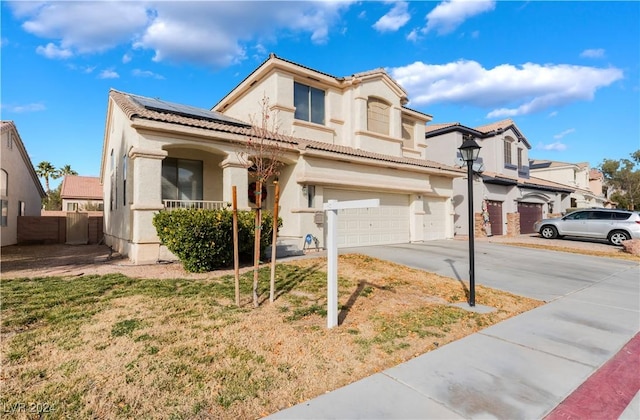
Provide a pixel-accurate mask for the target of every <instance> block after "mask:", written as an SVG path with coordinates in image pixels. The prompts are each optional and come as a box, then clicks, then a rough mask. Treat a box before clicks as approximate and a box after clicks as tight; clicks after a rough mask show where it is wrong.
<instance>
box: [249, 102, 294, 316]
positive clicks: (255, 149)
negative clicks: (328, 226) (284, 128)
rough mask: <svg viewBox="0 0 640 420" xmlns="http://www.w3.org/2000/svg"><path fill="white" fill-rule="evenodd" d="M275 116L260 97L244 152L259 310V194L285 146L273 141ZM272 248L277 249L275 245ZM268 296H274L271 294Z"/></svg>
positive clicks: (274, 172)
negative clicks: (249, 178) (252, 203)
mask: <svg viewBox="0 0 640 420" xmlns="http://www.w3.org/2000/svg"><path fill="white" fill-rule="evenodd" d="M277 116H278V115H277V112H273V111H272V110H271V109H270V105H269V98H268V97H267V96H266V95H265V96H263V98H262V100H261V101H260V114H259V115H258V116H255V115H254V116H253V117H251V118H250V121H251V124H252V126H253V127H252V129H251V135H250V136H249V139H248V140H247V146H246V151H245V156H246V160H247V163H249V164H250V171H251V172H252V174H253V177H254V178H255V189H254V196H255V204H256V216H255V241H254V260H253V305H254V306H255V307H257V306H258V269H259V266H260V237H261V226H262V204H263V201H264V200H263V197H262V194H263V191H265V188H264V187H266V183H267V181H268V180H269V179H273V178H275V177H277V176H278V175H279V174H280V167H281V166H282V165H283V162H282V155H283V154H284V152H285V149H284V146H283V145H282V144H281V143H280V142H279V141H277V140H276V139H275V138H274V137H276V136H280V135H279V134H278V131H279V129H280V123H279V121H278V118H277ZM252 185H253V184H252ZM273 229H274V230H277V229H278V220H277V219H274V220H273ZM274 238H275V236H274ZM271 246H272V247H275V246H276V244H275V241H274V243H273V244H272V245H271ZM272 264H275V261H272ZM272 283H273V282H272ZM272 288H273V286H272ZM270 296H273V290H272V291H271V293H270Z"/></svg>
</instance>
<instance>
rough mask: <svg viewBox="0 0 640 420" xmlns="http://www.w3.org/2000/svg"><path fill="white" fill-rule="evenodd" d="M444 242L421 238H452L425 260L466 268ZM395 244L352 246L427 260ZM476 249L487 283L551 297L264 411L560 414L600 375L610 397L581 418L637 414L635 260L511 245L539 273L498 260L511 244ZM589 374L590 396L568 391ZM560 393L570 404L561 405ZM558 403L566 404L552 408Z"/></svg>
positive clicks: (303, 414) (352, 415)
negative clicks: (361, 376) (435, 346)
mask: <svg viewBox="0 0 640 420" xmlns="http://www.w3.org/2000/svg"><path fill="white" fill-rule="evenodd" d="M437 242H440V241H437ZM442 242H443V243H442V244H434V243H431V244H430V245H428V247H435V248H438V249H442V247H443V246H445V245H446V246H452V247H453V248H452V250H451V252H450V253H449V254H447V255H440V256H436V255H438V254H433V255H432V258H431V260H438V259H442V260H443V261H447V260H448V262H447V264H445V266H446V265H448V268H446V267H445V268H446V270H450V271H451V270H452V272H454V273H466V272H468V271H465V270H464V269H463V267H462V266H461V265H460V264H462V262H461V261H462V259H461V257H459V256H457V255H458V254H457V253H458V252H459V251H460V250H462V251H464V249H465V248H464V244H462V245H459V244H458V245H456V244H452V242H455V241H449V242H445V241H442ZM399 247H400V248H399V249H396V250H395V251H396V252H395V253H394V250H393V249H389V248H390V247H382V248H378V247H372V248H369V251H367V250H366V249H364V248H363V249H359V250H358V251H359V252H363V253H369V254H370V255H374V256H378V257H381V256H380V255H379V254H383V255H384V256H385V257H386V259H389V260H394V261H396V262H401V261H398V260H404V261H405V262H404V263H407V259H408V258H410V254H411V252H414V251H415V252H416V253H417V254H416V258H421V259H422V260H423V261H424V260H428V259H429V258H425V254H424V252H425V248H424V247H420V246H419V245H416V247H415V248H408V246H407V245H402V246H399ZM391 248H392V247H391ZM458 248H459V249H458ZM479 248H480V249H477V251H478V252H479V253H480V255H482V256H483V258H485V263H487V264H488V265H486V266H485V265H484V264H483V262H482V258H479V260H480V261H479V264H478V271H477V273H478V276H477V278H478V279H485V280H486V279H487V276H489V275H492V281H491V282H485V284H486V283H494V284H490V286H492V287H497V288H500V289H504V290H509V289H510V285H511V286H513V289H514V290H513V292H514V293H518V294H521V295H530V296H532V297H538V298H543V299H544V300H545V301H547V302H549V303H547V304H546V305H543V306H541V307H538V308H536V309H534V310H532V311H529V312H526V313H524V314H522V315H520V316H517V317H514V318H511V319H508V320H506V321H503V322H501V323H499V324H496V325H494V326H491V327H489V328H487V329H485V330H482V331H480V332H478V333H476V334H473V335H470V336H468V337H465V338H463V339H461V340H458V341H455V342H452V343H450V344H447V345H446V346H443V347H441V348H439V349H437V350H435V351H431V352H429V353H426V354H424V355H422V356H419V357H416V358H414V359H412V360H410V361H408V362H406V363H403V364H401V365H399V366H396V367H394V368H391V369H388V370H386V371H384V372H381V373H378V374H375V375H373V376H370V377H368V378H365V379H362V380H360V381H357V382H355V383H353V384H351V385H348V386H345V387H343V388H340V389H338V390H335V391H333V392H330V393H327V394H325V395H322V396H320V397H317V398H315V399H312V400H310V401H307V402H305V403H302V404H299V405H296V406H294V407H292V408H290V409H286V410H283V411H280V412H278V413H275V414H273V415H271V416H270V417H269V418H271V419H446V418H451V419H457V418H500V419H540V418H544V417H545V416H547V415H550V414H552V415H551V416H550V418H560V417H562V416H563V413H564V414H570V413H574V416H570V417H574V418H575V413H576V411H572V406H571V404H572V402H571V401H578V403H577V404H581V405H584V401H585V400H586V399H593V398H596V397H597V395H598V394H601V395H604V393H598V392H597V390H598V384H600V386H601V387H606V388H607V389H610V388H611V387H612V386H616V387H617V388H616V389H617V391H616V392H614V393H613V394H611V393H609V394H607V395H608V396H606V398H609V400H608V401H605V402H603V403H602V404H600V405H595V407H596V408H592V409H591V410H592V411H588V410H586V411H587V412H586V413H585V412H584V411H583V412H579V414H580V415H581V416H584V417H582V418H633V419H637V418H640V406H639V404H640V398H639V397H638V388H639V387H640V381H639V380H638V377H639V375H638V369H637V366H638V361H639V360H640V354H638V352H640V346H639V345H637V343H636V341H638V340H640V338H638V336H637V333H638V331H639V330H640V270H639V265H638V264H637V263H633V262H628V261H617V260H612V259H607V258H599V257H586V256H583V255H571V254H565V253H553V252H550V251H540V250H529V251H527V250H524V251H522V250H517V252H525V253H527V255H529V257H528V258H529V259H530V260H533V263H534V264H535V265H537V267H538V270H539V272H541V273H546V274H544V275H542V274H541V275H539V276H536V275H535V272H533V271H531V272H528V271H526V269H525V271H523V272H520V273H518V272H517V270H516V269H515V268H514V267H515V266H517V264H516V265H515V266H514V265H509V264H508V263H507V262H505V260H504V258H509V257H507V256H504V255H503V254H505V255H511V256H512V258H514V256H513V255H512V254H513V252H516V250H513V249H509V248H512V247H508V246H505V245H495V244H482V245H481V246H480V247H479ZM412 249H413V251H412ZM557 254H562V255H560V256H558V255H557ZM393 255H398V259H395V258H393ZM400 256H401V258H400ZM494 259H495V261H494ZM496 261H499V262H500V266H501V267H503V269H504V270H505V271H506V272H507V273H508V275H507V276H505V279H504V281H503V280H501V279H500V278H499V277H500V276H498V275H496V271H495V270H496V264H497V262H496ZM548 261H552V263H548V264H547V263H546V262H548ZM477 262H478V261H477ZM530 262H531V261H530ZM431 263H433V261H431ZM436 263H437V261H436ZM553 264H562V267H563V268H562V270H561V273H562V274H561V275H559V273H558V272H557V271H556V272H555V273H556V275H554V274H553V273H554V267H553ZM407 265H412V266H416V264H411V263H409V264H407ZM417 265H418V266H419V264H417ZM514 270H515V271H514ZM435 271H438V270H435ZM523 273H525V274H523ZM523 275H525V276H527V278H523V277H522V276H523ZM526 284H528V286H526V287H525V285H526ZM523 290H525V291H526V293H523ZM634 337H635V338H634ZM634 340H635V341H634ZM610 360H612V361H613V360H616V361H617V362H616V363H615V366H617V367H616V368H615V369H611V368H609V369H606V364H607V362H608V361H610ZM612 363H613V362H612ZM598 372H600V374H598V375H596V373H598ZM590 377H593V378H594V380H595V381H596V382H594V384H595V385H594V384H592V385H591V388H590V389H592V390H593V389H596V392H595V395H596V397H593V395H594V394H593V392H592V394H591V395H592V396H591V397H584V395H583V397H582V398H574V399H573V400H572V399H571V398H568V397H571V396H572V395H574V396H575V395H577V394H576V393H578V392H580V389H582V388H585V389H587V388H589V387H582V385H583V383H584V384H586V383H587V380H588V379H589V378H590ZM598 378H599V379H598ZM613 379H615V380H613ZM612 384H614V385H612ZM594 386H595V388H594ZM585 395H587V394H585ZM565 400H566V404H568V405H565V406H561V403H563V401H565ZM612 400H615V401H612ZM573 404H576V403H575V402H574V403H573ZM556 408H558V409H559V410H560V409H564V411H563V412H561V411H557V410H556V411H555V412H554V410H555V409H556ZM554 415H555V416H556V417H553V416H554ZM578 417H580V416H578ZM565 418H569V417H567V416H565Z"/></svg>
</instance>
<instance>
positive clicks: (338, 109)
mask: <svg viewBox="0 0 640 420" xmlns="http://www.w3.org/2000/svg"><path fill="white" fill-rule="evenodd" d="M307 76H308V75H307V74H306V73H304V72H303V71H302V70H300V69H299V68H295V67H288V68H287V69H280V68H276V69H274V70H272V71H269V72H267V73H266V75H264V76H263V77H262V78H261V79H260V80H259V83H257V84H255V85H254V86H251V87H249V88H247V90H246V91H243V92H242V94H241V95H239V96H238V98H237V99H236V100H235V101H234V102H233V103H230V104H228V105H227V106H226V107H225V108H224V109H218V111H221V112H224V114H225V115H228V116H230V117H233V118H237V119H240V120H242V121H247V122H250V121H251V118H254V119H255V118H257V117H259V116H260V101H261V100H262V98H263V97H264V96H265V95H266V96H268V97H269V103H270V105H271V110H272V111H273V112H274V113H275V112H277V116H276V118H277V120H278V127H279V129H280V132H281V133H283V134H287V135H292V136H294V137H299V138H305V139H310V140H315V141H320V142H325V143H330V144H337V145H342V146H347V147H354V148H359V149H362V150H368V151H372V152H376V153H383V154H388V155H391V156H404V155H406V156H410V157H424V155H423V153H424V150H423V149H424V124H425V123H426V122H427V121H428V119H429V118H428V117H427V116H423V115H420V114H418V113H411V115H410V119H412V120H414V121H416V126H417V128H416V129H415V138H414V143H415V144H414V147H413V148H412V149H410V150H407V151H403V149H402V143H403V142H402V131H401V121H402V117H403V115H404V114H405V112H404V111H403V110H402V108H401V98H400V96H399V90H398V88H397V87H395V88H394V87H393V86H392V85H391V84H390V83H389V82H388V81H387V80H386V79H385V78H382V77H377V78H373V79H367V80H365V81H363V82H362V83H356V84H353V85H349V86H346V85H345V86H343V87H341V88H338V87H336V86H334V84H336V83H337V82H335V81H333V83H332V84H329V83H328V81H327V80H324V79H323V80H319V81H314V80H312V79H310V78H308V77H307ZM295 81H298V82H300V83H303V84H306V85H308V86H313V87H316V88H318V89H322V90H324V91H325V124H324V125H320V124H315V123H311V122H307V121H301V120H296V119H295V118H294V112H295V108H294V103H293V84H294V82H295ZM368 97H376V98H380V99H383V100H385V101H386V102H388V103H389V104H391V110H390V132H389V135H381V134H378V133H372V132H369V131H367V98H368Z"/></svg>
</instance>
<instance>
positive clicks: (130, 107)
mask: <svg viewBox="0 0 640 420" xmlns="http://www.w3.org/2000/svg"><path fill="white" fill-rule="evenodd" d="M109 96H110V97H111V98H112V99H113V100H114V102H115V103H116V104H117V105H118V106H119V107H120V108H121V109H122V110H123V111H124V113H125V114H126V116H127V118H129V119H130V120H133V119H135V118H140V119H146V120H151V121H160V122H166V123H171V124H177V125H182V126H188V127H196V128H202V129H206V130H211V131H217V132H226V133H231V134H237V135H240V136H243V137H259V136H260V134H261V133H260V131H261V129H260V128H258V127H253V126H244V127H243V126H238V125H232V124H229V123H226V122H224V121H220V122H218V121H211V120H206V119H198V118H195V117H189V116H185V115H176V114H174V113H172V112H170V111H166V112H160V111H157V110H153V109H147V108H145V107H143V106H142V105H141V104H140V103H139V102H136V101H135V98H136V97H137V95H132V94H129V93H125V92H120V91H117V90H114V89H112V90H111V91H110V92H109ZM265 137H266V138H267V139H269V140H273V141H277V142H281V143H285V144H288V145H290V146H292V147H294V148H297V149H298V150H301V151H302V150H309V149H310V150H318V151H325V152H331V153H336V154H339V155H347V156H353V157H359V158H365V159H372V160H377V161H385V162H389V163H397V164H405V165H410V166H417V167H423V168H432V169H437V170H444V171H449V172H454V173H464V170H462V169H459V168H454V167H453V166H448V165H444V164H442V163H439V162H434V161H430V160H426V159H416V158H406V157H399V156H391V155H385V154H380V153H375V152H369V151H365V150H360V149H356V148H353V147H346V146H340V145H335V144H330V143H323V142H320V141H315V140H309V139H303V138H298V137H291V136H287V135H284V134H280V133H267V135H266V136H265Z"/></svg>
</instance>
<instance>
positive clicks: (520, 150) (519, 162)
mask: <svg viewBox="0 0 640 420" xmlns="http://www.w3.org/2000/svg"><path fill="white" fill-rule="evenodd" d="M518 169H522V149H518Z"/></svg>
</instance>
